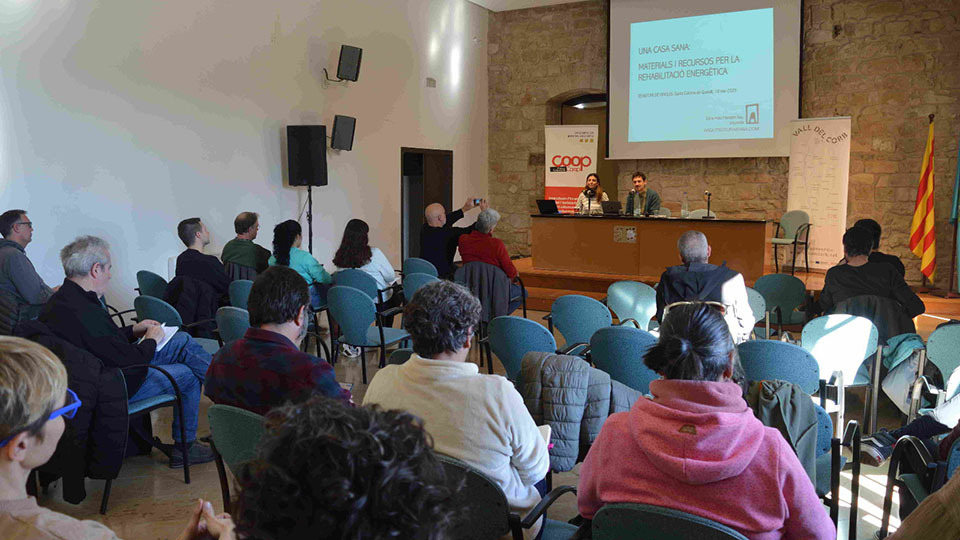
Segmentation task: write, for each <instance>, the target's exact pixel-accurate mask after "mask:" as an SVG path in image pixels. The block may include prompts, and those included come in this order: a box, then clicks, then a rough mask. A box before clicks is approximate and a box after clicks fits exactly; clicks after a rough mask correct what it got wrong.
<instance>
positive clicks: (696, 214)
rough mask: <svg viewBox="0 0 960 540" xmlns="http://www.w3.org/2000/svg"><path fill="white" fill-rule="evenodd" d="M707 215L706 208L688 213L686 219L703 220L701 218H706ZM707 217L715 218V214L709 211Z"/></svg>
mask: <svg viewBox="0 0 960 540" xmlns="http://www.w3.org/2000/svg"><path fill="white" fill-rule="evenodd" d="M707 215H708V214H707V209H706V208H698V209H696V210H694V211H692V212H690V213H689V214H687V218H689V219H703V218H705V217H707ZM709 216H710V217H717V213H716V212H714V211H713V210H711V211H710V214H709Z"/></svg>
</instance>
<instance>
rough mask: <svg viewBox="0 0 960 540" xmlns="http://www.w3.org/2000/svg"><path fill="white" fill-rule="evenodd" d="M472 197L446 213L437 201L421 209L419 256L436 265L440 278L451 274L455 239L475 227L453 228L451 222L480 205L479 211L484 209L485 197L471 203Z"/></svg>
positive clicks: (458, 219)
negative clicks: (422, 220)
mask: <svg viewBox="0 0 960 540" xmlns="http://www.w3.org/2000/svg"><path fill="white" fill-rule="evenodd" d="M473 201H474V199H472V198H470V199H467V202H465V203H463V208H461V209H459V210H454V211H453V212H450V213H449V214H447V213H446V210H444V208H443V205H442V204H440V203H433V204H431V205H429V206H427V208H426V210H424V212H423V217H424V221H425V223H424V224H423V226H422V227H421V228H420V258H421V259H426V260H428V261H430V262H431V263H433V265H434V266H436V267H437V273H438V274H439V275H440V277H449V276H450V275H451V274H453V256H454V255H455V254H456V253H457V241H459V240H460V236H461V235H464V234H469V233H470V231H472V230H473V228H474V226H473V225H471V226H469V227H454V226H453V224H454V223H456V222H458V221H460V220H461V219H463V214H464V212H467V211H469V210H470V209H472V208H474V207H476V206H480V211H481V212H482V211H484V210H486V209H487V200H486V199H480V204H479V205H476V204H474V203H473Z"/></svg>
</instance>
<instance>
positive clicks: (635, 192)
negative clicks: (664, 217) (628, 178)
mask: <svg viewBox="0 0 960 540" xmlns="http://www.w3.org/2000/svg"><path fill="white" fill-rule="evenodd" d="M624 213H626V214H627V215H628V216H655V215H657V214H659V213H660V195H659V194H658V193H657V192H656V191H654V190H652V189H651V188H649V187H647V175H646V174H644V173H642V172H640V171H637V172H635V173H633V189H631V190H630V192H629V193H627V207H626V209H624Z"/></svg>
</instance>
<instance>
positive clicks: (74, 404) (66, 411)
mask: <svg viewBox="0 0 960 540" xmlns="http://www.w3.org/2000/svg"><path fill="white" fill-rule="evenodd" d="M66 401H67V403H66V404H65V405H64V406H63V407H60V408H59V409H57V410H55V411H53V412H52V413H50V416H47V417H46V418H40V419H39V420H37V421H36V422H34V423H32V424H30V425H27V426H24V427H22V428H20V429H17V430H15V431H14V432H13V433H11V434H10V435H8V436H7V438H6V439H4V440H2V441H0V448H2V447H4V446H6V445H7V443H9V442H10V441H11V440H13V438H14V437H16V436H17V435H19V434H20V433H23V432H24V431H34V430H37V429H39V428H40V427H41V426H43V424H46V423H47V422H49V421H50V420H53V419H54V418H56V417H58V416H62V417H64V418H73V417H74V416H76V415H77V410H79V409H80V405H82V403H81V402H80V398H78V397H77V394H75V393H74V392H73V390H71V389H69V388H67V399H66Z"/></svg>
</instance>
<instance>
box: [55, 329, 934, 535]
mask: <svg viewBox="0 0 960 540" xmlns="http://www.w3.org/2000/svg"><path fill="white" fill-rule="evenodd" d="M543 315H544V314H543V313H541V312H532V311H531V312H530V313H529V315H528V317H529V318H530V319H532V320H535V321H540V320H541V317H542V316H543ZM935 322H936V321H935V320H933V319H931V321H927V322H924V321H920V323H921V324H920V325H919V326H920V330H921V334H922V335H924V336H926V335H928V334H929V332H930V331H931V330H932V329H933V327H934V326H935V324H934V323H935ZM561 341H562V340H561ZM341 358H342V357H341ZM471 359H472V360H473V361H477V355H476V352H475V351H474V352H473V354H472V356H471ZM496 366H497V367H498V368H500V366H499V364H496ZM367 367H368V370H369V372H368V373H369V375H370V376H371V377H372V376H373V374H374V373H376V370H377V357H376V355H375V354H373V353H368V354H367ZM498 371H500V372H501V373H502V368H500V369H499V370H498ZM336 372H337V379H338V380H340V381H341V382H350V383H353V384H354V387H353V394H354V396H355V400H356V401H357V402H358V403H360V402H361V401H362V400H363V394H364V392H365V391H366V385H363V384H361V380H360V379H361V377H360V364H359V361H358V360H356V359H353V360H350V359H347V360H345V361H341V362H339V363H338V364H337V366H336ZM851 395H853V396H854V397H853V398H850V399H848V417H849V418H857V417H859V416H860V415H861V414H862V401H861V400H858V399H856V397H855V396H856V392H855V391H852V392H851ZM209 406H210V402H209V401H208V400H207V399H206V398H204V399H203V400H202V401H201V405H200V407H201V410H200V428H199V433H200V435H201V436H203V435H205V434H207V433H209V426H208V424H207V420H206V409H207V408H208V407H209ZM153 414H154V415H155V416H154V429H155V432H156V433H158V434H159V435H160V436H161V438H164V437H166V438H169V433H170V413H169V409H163V410H161V411H155V412H154V413H153ZM880 425H881V426H883V427H891V428H892V427H896V426H899V418H898V416H897V412H896V408H895V407H893V405H892V404H890V403H889V402H886V403H884V402H881V408H880ZM578 472H579V466H578V467H576V468H574V469H573V470H572V471H570V472H565V473H559V474H556V475H555V476H554V485H563V484H568V485H576V484H577V479H578ZM191 476H192V482H191V483H190V484H189V485H186V484H184V483H183V473H182V471H179V470H172V469H169V468H168V467H167V465H166V462H165V458H164V457H163V456H162V455H161V454H160V453H159V452H157V451H154V453H153V454H152V455H151V456H144V457H136V458H131V459H128V460H127V461H126V462H125V463H124V466H123V470H122V471H121V473H120V477H119V478H118V479H117V480H115V481H114V486H113V490H112V494H111V497H110V507H109V510H108V513H107V515H106V516H100V515H99V513H98V510H99V504H100V498H101V495H102V493H103V482H102V481H92V480H88V481H87V492H88V495H87V499H86V500H85V501H84V502H83V503H82V504H80V505H76V506H74V505H71V504H67V503H65V502H63V501H62V499H61V496H60V486H59V483H57V484H54V485H53V486H52V487H51V491H50V492H49V493H48V494H46V495H42V496H41V498H40V502H41V504H42V505H45V506H47V507H50V508H52V509H55V510H57V511H60V512H63V513H65V514H69V515H71V516H74V517H76V518H79V519H94V520H97V521H101V522H103V523H105V524H106V525H108V526H109V527H111V528H113V529H114V531H116V533H117V534H118V536H120V537H121V538H125V539H128V540H134V539H135V540H159V539H173V538H176V537H177V535H178V534H179V533H180V531H181V530H182V527H183V525H184V524H185V523H186V516H187V513H188V511H189V509H190V507H191V505H192V504H193V501H194V500H195V499H197V498H204V499H207V500H210V501H212V502H213V504H214V507H216V508H221V506H222V501H221V496H220V487H219V481H218V479H217V470H216V466H215V465H214V464H213V463H208V464H204V465H199V466H195V467H192V468H191ZM850 480H851V475H850V472H849V471H845V472H844V473H843V474H842V478H841V500H842V503H841V511H840V527H839V528H840V535H839V537H840V538H847V536H846V534H847V530H848V521H849V519H848V513H849V501H850ZM885 484H886V467H883V468H879V469H877V468H873V467H867V466H864V467H863V474H862V476H861V489H860V514H859V515H860V518H859V519H858V524H857V533H858V534H857V537H858V538H861V539H867V538H873V535H874V533H875V532H876V531H877V530H878V529H879V526H880V516H881V509H882V503H883V492H884V486H885ZM894 500H895V501H896V497H895V498H894ZM576 515H577V510H576V497H574V496H573V495H564V496H563V497H561V498H560V500H559V501H558V502H557V503H556V504H555V505H554V506H553V507H552V509H551V511H550V518H552V519H560V520H568V519H571V518H573V517H575V516H576ZM893 516H894V518H893V519H892V525H893V527H896V526H897V525H898V524H899V520H897V519H896V516H897V508H896V506H894V511H893Z"/></svg>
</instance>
